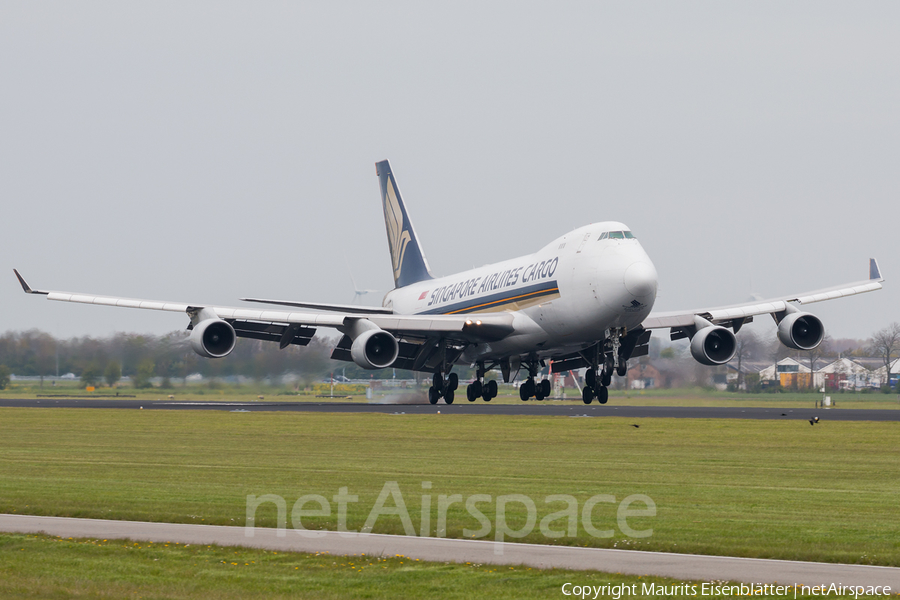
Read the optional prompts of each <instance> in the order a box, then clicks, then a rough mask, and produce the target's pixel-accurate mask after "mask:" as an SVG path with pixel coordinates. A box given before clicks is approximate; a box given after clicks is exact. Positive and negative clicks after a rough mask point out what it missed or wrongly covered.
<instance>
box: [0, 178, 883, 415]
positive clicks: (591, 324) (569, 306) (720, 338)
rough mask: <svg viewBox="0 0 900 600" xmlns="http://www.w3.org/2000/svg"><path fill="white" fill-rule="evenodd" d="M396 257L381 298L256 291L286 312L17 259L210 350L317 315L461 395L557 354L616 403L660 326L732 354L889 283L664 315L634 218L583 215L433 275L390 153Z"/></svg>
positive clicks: (299, 326)
mask: <svg viewBox="0 0 900 600" xmlns="http://www.w3.org/2000/svg"><path fill="white" fill-rule="evenodd" d="M376 172H377V174H378V181H379V186H380V190H381V198H382V202H383V205H384V221H385V226H386V228H387V238H388V246H389V249H390V255H391V264H392V267H393V274H394V284H395V287H394V289H393V290H391V291H390V292H388V293H387V295H385V297H384V300H383V302H382V306H380V307H365V306H357V305H352V304H351V305H339V304H319V303H312V302H295V301H290V300H267V299H259V298H244V299H243V300H245V301H248V302H255V303H262V304H268V305H278V306H283V307H288V308H287V309H281V310H269V309H261V310H254V309H249V308H233V307H225V306H208V305H205V304H191V303H183V302H160V301H155V300H135V299H128V298H116V297H108V296H95V295H87V294H75V293H71V292H51V291H40V290H35V289H32V288H31V287H30V286H29V285H28V284H27V283H26V282H25V280H24V279H23V278H22V276H21V275H20V274H19V272H18V271H16V276H17V277H18V279H19V282H20V283H21V285H22V288H23V289H24V290H25V292H27V293H29V294H40V295H44V296H46V297H47V298H48V299H50V300H59V301H62V302H80V303H85V304H100V305H104V306H121V307H128V308H144V309H151V310H164V311H172V312H177V313H184V314H186V315H187V316H188V318H189V319H190V324H189V326H188V329H189V330H190V331H191V335H190V343H191V347H192V348H193V349H194V351H196V352H197V353H198V354H200V355H201V356H205V357H208V358H223V357H225V356H228V354H230V353H231V351H232V350H233V349H234V346H235V342H236V339H237V338H239V337H246V338H253V339H258V340H268V341H272V342H275V343H277V344H279V345H280V347H281V348H286V347H287V346H288V345H290V344H299V345H305V344H308V343H309V341H310V339H312V337H313V335H314V334H315V332H316V328H318V327H330V328H334V329H336V330H338V331H339V332H340V333H342V334H343V337H342V338H341V339H340V341H339V342H338V344H337V346H336V347H335V349H334V351H333V353H332V358H334V359H337V360H346V361H353V362H355V363H356V364H357V365H359V366H361V367H363V368H366V369H382V368H385V367H397V368H401V369H410V370H413V371H424V372H428V373H431V374H433V380H432V383H433V385H432V386H431V388H430V389H429V393H428V397H429V400H430V401H431V403H432V404H436V403H437V402H438V401H439V400H440V399H441V398H443V399H444V401H445V402H446V403H447V404H451V403H452V402H453V399H454V395H455V394H454V393H455V391H456V389H457V387H458V385H459V379H458V376H457V374H456V373H454V372H453V367H454V365H458V364H464V365H474V366H475V370H476V376H475V379H474V381H472V382H471V383H470V384H469V385H468V386H467V388H466V398H467V399H468V400H469V401H470V402H472V401H475V400H476V399H478V398H483V399H484V400H485V401H490V400H491V399H492V398H494V397H495V396H496V395H497V382H496V380H493V379H492V380H489V381H486V380H485V379H484V376H485V374H486V373H487V372H488V371H490V370H492V369H499V370H500V372H501V374H502V377H503V381H504V382H507V383H508V382H510V381H513V380H514V379H515V378H516V377H517V375H518V373H519V371H520V370H522V369H524V370H525V371H526V372H527V376H526V379H525V381H524V382H523V383H522V385H521V386H520V388H519V392H520V396H521V398H522V400H528V399H529V398H536V399H538V400H542V399H544V398H545V397H547V396H549V394H550V382H549V380H547V379H543V380H541V381H537V380H536V377H537V375H538V373H539V372H540V371H541V369H542V367H544V366H545V365H546V361H552V363H551V370H552V371H553V372H561V371H568V370H573V369H581V368H586V369H587V370H586V375H585V386H584V388H583V392H582V399H583V400H584V402H585V403H586V404H589V403H591V402H592V401H593V400H594V399H597V400H598V401H599V402H600V403H601V404H605V403H606V401H607V397H608V391H607V386H608V385H609V384H610V380H611V378H612V375H613V373H617V374H618V375H619V376H624V375H625V373H626V369H627V363H628V360H629V359H632V358H635V357H639V356H643V355H645V354H646V353H647V350H648V346H647V344H648V341H649V339H650V332H651V330H652V329H669V335H670V337H671V339H673V340H675V339H679V338H690V348H691V354H692V355H693V357H694V358H695V359H696V360H697V361H699V362H700V363H702V364H704V365H721V364H724V363H727V362H728V361H730V360H731V359H732V358H733V357H734V354H735V350H736V341H735V335H734V334H735V333H737V331H738V330H739V329H740V328H741V326H743V325H744V324H746V323H749V322H750V321H752V320H753V318H754V317H755V316H757V315H764V314H769V315H772V317H773V318H774V319H775V322H776V323H777V324H778V339H780V340H781V342H782V343H784V344H785V345H786V346H788V347H790V348H794V349H798V350H809V349H812V348H815V347H816V346H818V345H819V344H820V343H821V342H822V339H823V338H824V336H825V328H824V326H823V324H822V321H821V320H819V319H818V318H817V317H815V316H813V315H811V314H809V313H807V312H805V311H804V310H802V307H803V306H805V305H807V304H811V303H813V302H819V301H822V300H830V299H833V298H840V297H843V296H850V295H853V294H860V293H863V292H869V291H873V290H878V289H881V282H882V281H883V279H882V277H881V274H880V272H879V269H878V263H877V262H876V261H875V259H871V260H870V263H869V279H868V280H865V281H860V282H857V283H850V284H846V285H841V286H837V287H834V288H829V289H826V290H820V291H816V292H808V293H804V294H797V295H793V296H784V297H781V298H775V299H772V300H766V301H761V302H750V303H745V304H737V305H734V306H725V307H718V308H699V309H695V310H686V311H676V312H667V313H654V312H653V303H654V301H655V300H656V286H657V274H656V268H655V267H654V266H653V262H652V261H651V260H650V257H649V256H647V253H646V252H644V249H643V248H642V247H641V244H640V242H639V241H638V239H637V238H636V237H635V236H634V234H633V233H632V232H631V229H629V227H628V226H627V225H625V224H624V223H618V222H615V221H605V222H602V223H593V224H590V225H585V226H584V227H580V228H578V229H575V230H574V231H570V232H569V233H566V234H565V235H563V236H562V237H559V238H556V239H555V240H553V241H551V242H549V243H548V244H546V245H545V246H544V247H543V248H541V249H539V250H538V251H537V252H535V253H534V254H530V255H528V256H521V257H519V258H514V259H511V260H507V261H504V262H499V263H496V264H492V265H488V266H485V267H481V268H478V269H473V270H471V271H465V272H463V273H457V274H456V275H450V276H447V277H440V278H437V277H435V276H434V275H433V274H432V272H431V269H430V268H429V266H428V261H427V260H426V259H425V253H424V252H423V250H422V245H421V243H420V241H419V238H418V236H416V231H415V229H414V228H413V224H412V221H411V220H410V217H409V213H408V212H407V210H406V206H405V204H404V203H403V199H402V197H401V195H400V189H399V188H398V187H397V182H396V180H395V179H394V175H393V173H392V171H391V166H390V163H389V162H388V161H386V160H385V161H382V162H379V163H377V164H376Z"/></svg>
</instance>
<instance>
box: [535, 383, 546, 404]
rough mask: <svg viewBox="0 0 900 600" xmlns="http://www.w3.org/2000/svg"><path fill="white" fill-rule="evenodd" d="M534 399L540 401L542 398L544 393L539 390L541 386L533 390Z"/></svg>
mask: <svg viewBox="0 0 900 600" xmlns="http://www.w3.org/2000/svg"><path fill="white" fill-rule="evenodd" d="M534 399H535V400H537V401H538V402H540V401H541V400H543V399H544V393H543V391H542V390H541V386H538V389H537V390H535V392H534Z"/></svg>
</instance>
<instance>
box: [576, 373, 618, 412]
mask: <svg viewBox="0 0 900 600" xmlns="http://www.w3.org/2000/svg"><path fill="white" fill-rule="evenodd" d="M611 381H612V371H607V369H606V366H605V365H604V368H603V370H602V371H601V372H600V375H597V371H596V369H588V370H587V372H586V373H585V374H584V387H583V388H582V389H581V400H582V401H583V402H584V403H585V404H590V403H591V402H592V401H593V400H594V398H596V399H597V402H599V403H600V404H606V401H607V400H609V388H608V387H606V386H608V385H609V384H610V382H611Z"/></svg>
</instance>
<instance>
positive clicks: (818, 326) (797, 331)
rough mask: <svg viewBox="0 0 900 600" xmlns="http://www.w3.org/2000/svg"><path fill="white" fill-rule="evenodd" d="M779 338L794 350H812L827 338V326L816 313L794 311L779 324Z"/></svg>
mask: <svg viewBox="0 0 900 600" xmlns="http://www.w3.org/2000/svg"><path fill="white" fill-rule="evenodd" d="M778 339H779V340H781V343H782V344H784V345H785V346H787V347H788V348H793V349H794V350H812V349H813V348H815V347H816V346H818V345H819V344H821V343H822V340H823V339H825V326H824V325H823V324H822V321H821V319H819V317H817V316H815V315H811V314H809V313H804V312H794V313H791V314H789V315H788V316H786V317H785V318H783V319H782V320H781V323H779V324H778Z"/></svg>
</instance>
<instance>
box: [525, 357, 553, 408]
mask: <svg viewBox="0 0 900 600" xmlns="http://www.w3.org/2000/svg"><path fill="white" fill-rule="evenodd" d="M541 366H542V365H541V363H540V362H539V361H537V360H531V361H528V379H526V380H525V381H524V382H523V383H522V385H520V386H519V398H521V399H522V401H525V400H528V399H529V398H534V399H535V400H543V399H544V398H549V397H550V392H551V387H550V380H549V379H542V380H541V381H540V382H537V381H535V377H537V372H538V369H539V368H540V367H541Z"/></svg>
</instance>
